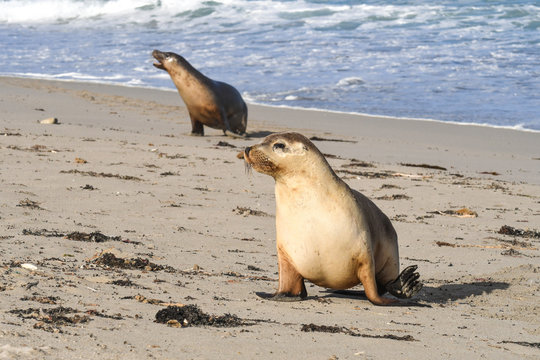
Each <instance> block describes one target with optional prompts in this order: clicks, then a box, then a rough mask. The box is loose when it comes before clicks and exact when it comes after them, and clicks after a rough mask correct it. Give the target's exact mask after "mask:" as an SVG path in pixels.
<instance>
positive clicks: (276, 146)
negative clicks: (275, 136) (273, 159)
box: [272, 143, 285, 151]
mask: <svg viewBox="0 0 540 360" xmlns="http://www.w3.org/2000/svg"><path fill="white" fill-rule="evenodd" d="M272 149H273V150H274V151H276V150H277V149H280V150H283V149H285V144H283V143H275V144H274V146H272Z"/></svg>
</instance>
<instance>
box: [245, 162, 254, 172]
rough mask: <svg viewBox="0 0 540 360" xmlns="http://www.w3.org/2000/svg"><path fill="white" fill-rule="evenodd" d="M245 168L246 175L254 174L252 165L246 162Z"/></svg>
mask: <svg viewBox="0 0 540 360" xmlns="http://www.w3.org/2000/svg"><path fill="white" fill-rule="evenodd" d="M244 167H245V169H246V174H247V175H248V176H251V175H252V174H253V167H252V166H251V164H250V163H248V162H247V161H245V160H244Z"/></svg>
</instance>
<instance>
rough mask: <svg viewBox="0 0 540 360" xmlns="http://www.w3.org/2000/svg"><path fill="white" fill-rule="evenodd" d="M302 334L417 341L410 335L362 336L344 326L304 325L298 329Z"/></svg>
mask: <svg viewBox="0 0 540 360" xmlns="http://www.w3.org/2000/svg"><path fill="white" fill-rule="evenodd" d="M300 330H301V331H304V332H326V333H332V334H336V333H342V334H346V335H350V336H356V337H364V338H371V339H390V340H399V341H417V340H416V339H415V338H414V337H413V336H411V335H405V336H397V335H393V334H384V335H371V334H363V333H359V332H356V331H353V330H351V329H347V328H346V327H344V326H327V325H315V324H313V323H312V324H307V325H306V324H304V325H302V328H301V329H300Z"/></svg>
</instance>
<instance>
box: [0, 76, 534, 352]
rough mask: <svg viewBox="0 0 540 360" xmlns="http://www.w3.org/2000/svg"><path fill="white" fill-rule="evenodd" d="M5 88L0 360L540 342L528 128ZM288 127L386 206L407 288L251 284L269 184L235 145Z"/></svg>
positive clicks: (67, 87)
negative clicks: (408, 295) (383, 291)
mask: <svg viewBox="0 0 540 360" xmlns="http://www.w3.org/2000/svg"><path fill="white" fill-rule="evenodd" d="M0 94H1V96H0V113H1V114H2V115H1V118H0V119H1V126H0V154H1V156H0V165H1V166H0V184H1V185H2V186H1V188H0V199H1V201H0V228H1V232H0V309H1V310H0V359H58V358H73V359H77V358H81V359H91V358H94V359H126V358H133V359H149V358H156V359H214V358H216V359H217V358H237V359H252V358H259V359H283V358H290V359H294V358H299V357H302V358H309V359H381V358H383V359H386V358H400V359H413V358H414V359H433V358H471V357H474V358H481V357H485V358H498V359H515V358H522V359H536V358H538V357H539V356H540V343H539V342H538V339H539V335H540V331H539V330H538V329H539V328H540V318H539V317H538V314H539V313H540V305H539V302H538V297H539V295H540V251H539V248H540V234H539V233H538V232H539V231H540V221H539V219H540V147H539V146H538V144H539V143H540V134H539V133H531V132H523V131H515V130H508V129H494V128H489V127H482V126H464V125H454V124H445V123H440V122H431V121H417V120H402V119H392V118H380V117H370V116H361V115H348V114H339V113H332V112H324V111H310V110H295V109H284V108H272V107H265V106H258V105H249V122H248V134H249V137H248V138H246V139H238V138H231V137H225V136H223V135H222V133H221V131H218V130H212V129H208V128H206V129H205V132H206V134H207V135H206V136H205V137H192V136H189V135H188V133H189V131H190V129H191V127H190V122H189V117H188V114H187V112H186V109H185V108H184V106H183V103H182V102H181V99H180V97H179V96H178V94H177V93H176V92H172V91H160V90H149V89H139V88H129V87H120V86H107V85H98V84H83V83H75V82H54V81H43V80H32V79H17V78H7V77H5V78H0ZM50 117H55V118H57V119H58V122H59V124H56V125H49V124H40V123H39V121H40V120H43V119H46V118H50ZM286 130H294V131H298V132H301V133H303V134H304V135H306V136H308V137H312V138H314V140H313V141H314V143H315V144H316V145H317V146H318V147H319V148H320V149H321V151H322V152H323V153H324V154H325V155H326V156H327V158H328V159H329V162H330V164H331V166H332V167H333V168H334V169H335V171H336V173H337V174H338V175H340V176H342V177H343V178H344V179H345V181H346V182H347V183H348V184H349V185H351V187H353V188H355V189H357V190H359V191H361V192H362V193H364V194H365V195H367V196H368V197H370V198H371V199H373V200H374V201H375V202H376V203H377V205H378V206H379V207H380V208H381V209H382V210H383V211H384V212H385V213H386V214H387V215H388V216H389V217H390V218H391V219H392V221H393V224H394V226H395V228H396V230H397V232H398V235H399V242H400V256H401V257H400V258H401V266H402V267H405V266H408V265H412V264H417V265H418V266H419V271H420V273H421V276H422V279H423V281H424V288H423V289H422V291H421V292H420V293H419V294H418V295H417V296H416V298H415V299H414V301H411V302H408V303H406V304H404V306H397V307H377V306H373V305H372V304H371V303H369V301H367V300H366V298H365V296H364V294H363V292H362V288H361V286H359V287H358V288H355V289H352V290H353V291H350V292H348V293H346V294H336V293H333V292H331V291H329V290H326V289H323V288H320V287H317V286H314V285H312V284H310V283H307V284H306V285H307V290H308V294H309V298H308V299H307V300H305V301H303V302H295V303H276V302H271V301H266V300H263V299H261V298H259V297H257V296H256V294H255V292H259V291H262V292H272V291H274V290H275V289H276V288H277V258H276V249H275V230H274V213H275V210H274V206H275V203H274V193H273V180H272V179H271V178H270V177H267V176H264V175H261V174H258V173H255V172H253V173H250V174H249V173H246V171H245V168H244V164H243V161H242V160H239V159H237V157H236V155H237V154H238V152H240V151H241V150H242V149H243V148H244V147H246V146H248V145H251V144H254V143H256V142H259V141H260V140H261V139H262V138H263V137H264V136H266V135H268V134H270V133H272V132H276V131H286ZM181 305H189V306H183V307H182V306H181ZM171 306H173V307H171ZM180 309H183V310H180ZM174 316H177V317H178V316H179V319H180V321H177V320H174V319H173V320H171V317H174ZM156 319H157V320H156ZM183 319H186V321H183ZM182 325H183V326H182Z"/></svg>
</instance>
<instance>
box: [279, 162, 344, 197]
mask: <svg viewBox="0 0 540 360" xmlns="http://www.w3.org/2000/svg"><path fill="white" fill-rule="evenodd" d="M311 165H312V166H308V167H305V168H302V169H294V170H292V171H289V172H287V173H284V174H282V175H279V176H276V177H275V180H276V187H275V190H276V196H278V193H281V194H289V195H287V196H290V195H291V194H292V195H293V196H295V195H299V196H304V194H309V193H320V192H323V193H324V192H326V191H328V190H331V189H337V188H339V187H342V186H343V181H342V180H341V179H340V178H339V177H337V175H336V174H335V173H334V171H333V170H332V168H331V167H330V166H328V165H327V164H311ZM321 165H323V166H321Z"/></svg>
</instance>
